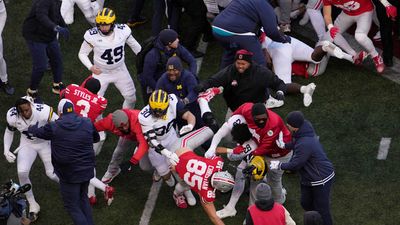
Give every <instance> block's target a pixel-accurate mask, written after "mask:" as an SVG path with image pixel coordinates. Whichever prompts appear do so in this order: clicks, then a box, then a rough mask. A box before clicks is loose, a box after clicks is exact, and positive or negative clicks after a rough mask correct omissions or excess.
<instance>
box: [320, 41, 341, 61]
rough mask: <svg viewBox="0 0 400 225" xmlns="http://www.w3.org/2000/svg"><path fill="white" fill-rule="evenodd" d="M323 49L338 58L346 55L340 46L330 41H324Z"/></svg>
mask: <svg viewBox="0 0 400 225" xmlns="http://www.w3.org/2000/svg"><path fill="white" fill-rule="evenodd" d="M322 50H323V51H324V52H327V53H329V54H330V55H332V56H335V57H336V58H338V59H342V58H343V56H344V53H343V51H342V49H340V48H339V47H338V46H336V45H335V44H333V43H332V42H330V41H322Z"/></svg>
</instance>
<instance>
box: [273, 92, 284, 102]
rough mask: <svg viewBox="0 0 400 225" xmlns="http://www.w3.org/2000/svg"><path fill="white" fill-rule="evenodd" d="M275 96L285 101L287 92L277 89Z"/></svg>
mask: <svg viewBox="0 0 400 225" xmlns="http://www.w3.org/2000/svg"><path fill="white" fill-rule="evenodd" d="M275 98H276V100H279V101H283V100H285V94H284V93H283V91H277V92H276V96H275Z"/></svg>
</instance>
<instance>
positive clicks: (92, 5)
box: [90, 1, 100, 16]
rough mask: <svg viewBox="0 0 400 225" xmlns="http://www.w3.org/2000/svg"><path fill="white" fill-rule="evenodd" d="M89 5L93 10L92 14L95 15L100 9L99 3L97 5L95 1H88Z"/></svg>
mask: <svg viewBox="0 0 400 225" xmlns="http://www.w3.org/2000/svg"><path fill="white" fill-rule="evenodd" d="M90 7H91V8H92V10H93V14H94V16H96V15H97V13H98V12H99V11H100V5H99V3H98V2H97V1H92V2H91V3H90Z"/></svg>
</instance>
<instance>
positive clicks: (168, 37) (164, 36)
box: [159, 29, 178, 46]
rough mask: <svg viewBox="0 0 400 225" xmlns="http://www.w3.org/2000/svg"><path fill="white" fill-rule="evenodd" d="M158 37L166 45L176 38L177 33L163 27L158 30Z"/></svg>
mask: <svg viewBox="0 0 400 225" xmlns="http://www.w3.org/2000/svg"><path fill="white" fill-rule="evenodd" d="M159 38H160V41H161V43H162V44H163V45H164V46H167V45H169V44H171V43H172V42H174V41H175V40H176V39H177V38H178V33H176V31H174V30H172V29H164V30H162V31H161V32H160V34H159Z"/></svg>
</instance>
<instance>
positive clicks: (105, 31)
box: [99, 24, 111, 34]
mask: <svg viewBox="0 0 400 225" xmlns="http://www.w3.org/2000/svg"><path fill="white" fill-rule="evenodd" d="M99 29H100V31H101V33H103V34H108V33H109V32H110V29H111V24H107V25H106V24H101V25H100V26H99Z"/></svg>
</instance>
